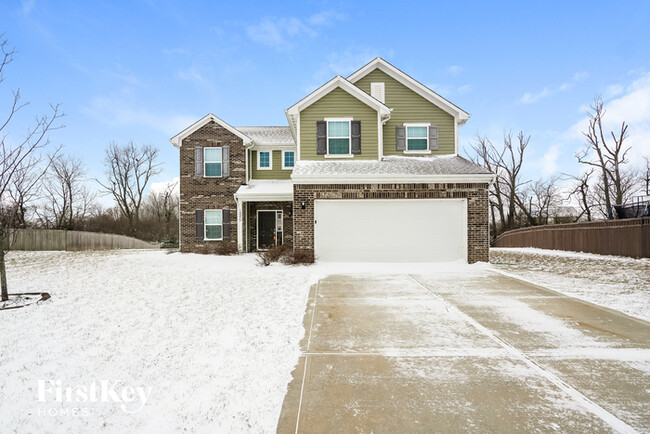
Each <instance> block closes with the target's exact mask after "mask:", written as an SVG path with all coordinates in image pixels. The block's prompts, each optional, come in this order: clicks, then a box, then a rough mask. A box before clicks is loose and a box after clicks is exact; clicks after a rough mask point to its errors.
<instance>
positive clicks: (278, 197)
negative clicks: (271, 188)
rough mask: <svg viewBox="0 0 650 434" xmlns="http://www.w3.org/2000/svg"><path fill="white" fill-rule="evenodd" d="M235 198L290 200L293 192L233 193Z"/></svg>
mask: <svg viewBox="0 0 650 434" xmlns="http://www.w3.org/2000/svg"><path fill="white" fill-rule="evenodd" d="M235 199H237V200H239V201H242V202H292V201H293V193H287V194H284V193H282V194H281V193H270V194H242V193H235Z"/></svg>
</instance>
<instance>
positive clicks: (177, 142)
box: [169, 113, 252, 148]
mask: <svg viewBox="0 0 650 434" xmlns="http://www.w3.org/2000/svg"><path fill="white" fill-rule="evenodd" d="M210 122H215V123H217V124H219V125H221V126H222V127H224V128H225V129H227V130H228V131H230V132H231V133H233V134H234V135H236V136H237V137H239V138H241V139H242V140H243V141H244V145H249V144H250V143H251V142H252V140H251V138H250V137H248V136H247V135H246V134H244V133H242V132H241V131H239V130H238V129H237V128H235V127H233V126H232V125H230V124H228V123H227V122H226V121H224V120H221V119H219V118H218V117H216V116H215V115H213V114H212V113H208V114H207V115H205V116H203V117H202V118H201V119H199V120H198V121H196V122H194V123H193V124H192V125H190V126H189V127H187V128H185V129H184V130H183V131H181V132H180V133H178V134H176V135H175V136H174V137H172V138H171V139H169V141H170V142H172V144H173V145H174V146H176V147H177V148H180V147H181V145H182V144H183V139H184V138H186V137H187V136H189V135H190V134H192V133H193V132H195V131H196V130H198V129H199V128H201V127H203V126H205V125H207V124H209V123H210Z"/></svg>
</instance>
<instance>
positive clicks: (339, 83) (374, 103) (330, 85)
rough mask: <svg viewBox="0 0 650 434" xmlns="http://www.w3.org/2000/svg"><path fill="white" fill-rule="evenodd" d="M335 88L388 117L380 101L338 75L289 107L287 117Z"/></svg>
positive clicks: (388, 112)
mask: <svg viewBox="0 0 650 434" xmlns="http://www.w3.org/2000/svg"><path fill="white" fill-rule="evenodd" d="M336 88H341V89H343V90H344V91H346V92H347V93H349V94H350V95H352V96H353V97H355V98H357V99H358V100H359V101H361V102H363V103H364V104H366V105H368V106H370V107H372V108H373V109H375V110H377V111H378V112H379V113H381V114H382V115H384V116H390V108H388V107H387V106H386V105H385V104H383V103H382V102H381V101H379V100H378V99H376V98H373V97H372V96H370V95H368V94H367V93H365V92H364V91H362V90H361V89H359V88H358V87H356V86H355V85H354V84H352V83H350V82H349V81H348V80H346V79H345V78H343V77H341V76H340V75H337V76H336V77H334V78H333V79H331V80H330V81H328V82H327V83H325V84H324V85H322V86H321V87H319V88H318V89H316V90H315V91H313V92H312V93H310V94H309V95H307V96H306V97H305V98H303V99H301V100H300V101H298V102H297V103H295V104H294V105H292V106H291V107H289V108H288V109H287V110H286V113H287V117H288V116H289V115H296V116H297V115H298V114H299V113H300V112H301V111H302V110H304V109H305V108H307V107H309V106H310V105H312V104H313V103H315V102H316V101H318V100H319V99H321V98H322V97H324V96H325V95H327V94H328V93H330V92H331V91H333V90H334V89H336Z"/></svg>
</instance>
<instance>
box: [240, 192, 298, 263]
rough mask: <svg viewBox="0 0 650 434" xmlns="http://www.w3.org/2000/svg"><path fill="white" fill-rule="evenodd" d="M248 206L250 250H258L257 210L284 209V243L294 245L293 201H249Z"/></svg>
mask: <svg viewBox="0 0 650 434" xmlns="http://www.w3.org/2000/svg"><path fill="white" fill-rule="evenodd" d="M247 208H248V211H247V212H248V250H247V251H248V252H254V251H255V250H257V211H259V210H276V211H278V210H280V211H282V227H283V234H282V237H283V239H282V244H284V245H287V246H293V202H249V203H248V205H247Z"/></svg>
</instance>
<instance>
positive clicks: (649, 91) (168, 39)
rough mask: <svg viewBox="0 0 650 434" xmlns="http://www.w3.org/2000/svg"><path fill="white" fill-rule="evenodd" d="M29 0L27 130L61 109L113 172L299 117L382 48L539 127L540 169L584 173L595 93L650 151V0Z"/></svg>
mask: <svg viewBox="0 0 650 434" xmlns="http://www.w3.org/2000/svg"><path fill="white" fill-rule="evenodd" d="M396 4H397V3H395V2H391V3H386V4H382V3H380V2H376V1H373V2H370V1H365V2H363V1H359V2H330V1H319V2H295V3H294V2H259V3H254V2H230V1H228V2H216V1H213V2H208V1H206V2H172V1H160V2H157V1H137V0H134V1H106V2H101V1H93V2H79V1H39V0H29V1H22V2H20V1H13V0H6V1H3V2H2V4H0V17H2V19H1V20H0V23H1V24H0V33H2V32H4V33H5V38H7V39H9V41H10V43H11V45H13V46H15V47H16V49H17V50H18V55H17V57H16V60H15V62H14V63H12V64H11V65H10V66H9V67H8V68H7V70H6V71H5V76H6V80H5V82H4V83H3V84H2V85H1V86H0V102H1V101H5V102H4V103H0V114H3V113H4V112H5V111H6V106H7V103H8V102H9V101H10V93H9V91H10V89H15V88H18V87H20V89H21V93H22V95H23V100H24V101H29V102H31V104H30V106H29V107H27V108H26V109H25V111H24V112H23V115H22V116H21V117H19V118H18V119H17V121H16V122H15V123H14V124H13V128H12V130H11V131H10V133H11V134H10V139H11V138H12V137H14V136H15V137H19V136H20V135H21V134H23V131H24V129H23V128H24V127H25V126H26V125H27V122H28V121H29V120H30V119H33V116H34V115H36V114H39V113H45V112H46V111H47V107H48V106H47V104H49V103H61V105H62V107H63V110H64V112H65V114H66V117H65V118H64V120H63V123H64V124H65V126H66V127H65V128H64V129H61V130H57V131H55V132H54V133H53V134H52V135H51V140H52V143H53V144H63V145H64V149H65V152H67V153H69V154H72V155H75V156H78V157H81V158H82V159H83V160H84V162H85V163H86V165H87V166H88V168H89V175H90V176H91V177H100V176H102V171H103V169H102V165H101V160H102V157H103V150H104V148H105V146H106V145H107V143H109V142H110V141H115V142H118V143H126V142H127V141H128V140H131V139H132V140H134V141H135V142H137V143H150V144H153V145H155V146H157V147H158V148H159V149H160V152H161V154H160V155H161V157H162V158H161V159H162V161H163V162H164V171H163V173H161V174H160V176H159V177H158V178H157V179H156V181H164V180H168V179H171V178H173V177H175V176H178V153H177V150H176V149H175V148H173V147H172V145H171V144H170V143H169V141H168V139H169V138H170V137H171V136H173V135H174V134H175V133H177V132H179V131H180V130H181V129H183V128H184V127H185V126H187V125H189V124H190V123H192V122H193V121H194V120H196V119H198V118H200V117H202V116H204V115H205V114H206V113H209V112H212V113H214V114H216V115H217V116H219V117H221V118H222V119H224V120H226V121H227V122H229V123H230V124H232V125H286V118H285V116H284V109H286V108H287V107H289V106H291V105H292V104H293V103H294V102H296V101H297V100H299V99H301V98H302V97H303V96H305V95H306V94H307V93H309V92H310V91H312V90H313V89H315V88H316V87H318V86H319V85H321V84H323V83H324V82H326V81H327V80H329V79H330V78H331V77H333V76H334V75H337V74H341V75H344V76H345V75H347V74H350V73H351V72H353V71H354V70H356V69H358V68H359V67H361V66H363V65H364V64H365V63H366V62H368V61H369V60H371V59H372V58H374V57H376V56H381V57H384V58H385V59H386V60H388V61H389V62H391V63H393V64H394V65H395V66H397V67H398V68H400V69H402V70H403V71H405V72H406V73H408V74H410V75H411V76H413V77H414V78H416V79H417V80H419V81H421V82H422V83H424V84H426V85H428V86H429V87H431V88H433V89H434V90H435V91H437V92H438V93H440V94H441V95H443V96H444V97H446V98H447V99H449V100H451V101H452V102H454V103H455V104H456V105H458V106H460V107H462V108H463V109H464V110H466V111H468V112H469V113H471V114H472V117H471V119H470V120H469V121H468V122H467V124H466V125H465V126H463V127H462V128H461V129H460V143H461V146H467V144H468V143H469V142H470V141H471V140H472V139H473V138H474V137H475V136H476V134H478V133H480V134H483V135H485V134H487V135H488V136H489V137H490V138H492V140H493V141H497V142H498V141H501V138H502V135H503V131H504V130H512V131H513V132H516V131H518V130H520V129H522V130H524V131H526V132H528V133H529V134H531V135H532V139H531V145H530V148H529V156H528V159H527V163H526V167H525V172H526V175H527V176H529V177H535V178H536V177H540V176H548V175H551V174H553V173H557V172H561V171H565V172H577V171H578V170H579V168H578V167H577V165H576V163H575V158H574V157H573V154H574V152H575V150H576V149H578V148H579V147H581V146H582V143H583V141H582V139H581V138H580V129H581V127H582V125H584V119H585V110H586V109H587V108H588V106H589V104H590V102H591V101H592V100H593V98H594V96H596V95H602V96H603V97H604V98H605V100H606V101H607V102H608V103H609V112H608V116H609V118H610V120H611V121H612V122H620V121H621V120H623V119H627V120H628V122H629V123H630V124H631V127H630V133H631V137H630V143H631V144H633V146H634V153H633V155H634V156H635V158H638V157H639V156H640V155H650V139H649V137H650V44H648V42H647V41H650V26H648V21H649V20H650V2H647V1H638V2H632V1H625V2H611V1H584V2H583V1H575V2H566V1H562V2H535V3H534V2H482V1H481V2H471V1H465V2H432V1H428V2H412V3H403V4H402V6H400V7H395V5H396Z"/></svg>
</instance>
